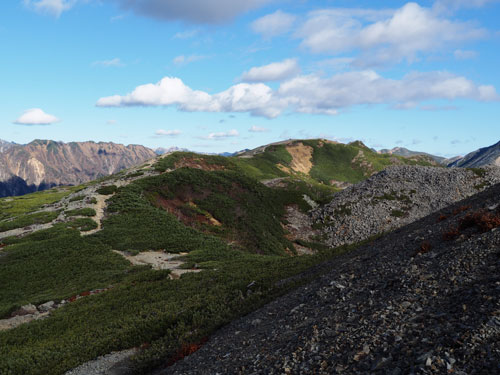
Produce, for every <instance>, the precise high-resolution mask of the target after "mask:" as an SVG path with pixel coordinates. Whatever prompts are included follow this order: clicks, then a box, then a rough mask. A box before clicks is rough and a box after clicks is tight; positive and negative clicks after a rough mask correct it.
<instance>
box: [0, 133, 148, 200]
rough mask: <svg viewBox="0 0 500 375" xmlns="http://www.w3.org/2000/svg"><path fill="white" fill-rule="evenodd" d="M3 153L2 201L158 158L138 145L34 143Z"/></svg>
mask: <svg viewBox="0 0 500 375" xmlns="http://www.w3.org/2000/svg"><path fill="white" fill-rule="evenodd" d="M5 148H6V149H5V151H3V152H1V153H0V197H1V196H8V195H21V194H26V193H29V192H33V191H37V190H44V189H46V188H49V187H52V186H57V185H78V184H81V183H83V182H86V181H91V180H94V179H96V178H99V177H103V176H109V175H111V174H113V173H116V172H118V171H120V170H121V169H124V168H129V167H131V166H133V165H136V164H139V163H142V162H143V161H145V160H148V159H151V158H153V157H155V156H156V155H155V152H154V151H153V150H151V149H149V148H147V147H144V146H139V145H128V146H124V145H120V144H115V143H105V142H99V143H95V142H70V143H63V142H55V141H48V140H35V141H33V142H31V143H29V144H27V145H11V146H9V147H5Z"/></svg>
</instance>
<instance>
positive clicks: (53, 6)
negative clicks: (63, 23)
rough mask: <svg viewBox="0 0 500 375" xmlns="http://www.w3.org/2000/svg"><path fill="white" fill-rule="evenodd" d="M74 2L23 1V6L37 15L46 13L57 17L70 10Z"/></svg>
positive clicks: (53, 0) (71, 0)
mask: <svg viewBox="0 0 500 375" xmlns="http://www.w3.org/2000/svg"><path fill="white" fill-rule="evenodd" d="M75 4H76V0H39V1H33V0H24V5H25V6H27V7H28V8H29V9H33V10H35V11H36V12H39V13H47V14H50V15H52V16H54V17H59V16H60V15H61V14H62V13H63V12H65V11H67V10H69V9H71V8H72V7H73V6H74V5H75Z"/></svg>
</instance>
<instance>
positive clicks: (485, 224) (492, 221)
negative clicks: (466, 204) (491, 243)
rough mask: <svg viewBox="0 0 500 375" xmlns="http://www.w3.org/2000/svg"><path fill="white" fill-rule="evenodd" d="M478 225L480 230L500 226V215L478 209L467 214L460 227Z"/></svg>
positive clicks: (461, 228) (488, 229)
mask: <svg viewBox="0 0 500 375" xmlns="http://www.w3.org/2000/svg"><path fill="white" fill-rule="evenodd" d="M473 227H476V228H477V229H478V230H479V231H480V232H482V233H484V232H488V231H490V230H492V229H493V228H497V227H500V216H496V215H493V214H491V213H489V212H485V211H477V212H474V213H472V214H467V215H466V216H465V217H463V218H462V219H461V220H460V222H459V229H460V230H464V229H467V228H473Z"/></svg>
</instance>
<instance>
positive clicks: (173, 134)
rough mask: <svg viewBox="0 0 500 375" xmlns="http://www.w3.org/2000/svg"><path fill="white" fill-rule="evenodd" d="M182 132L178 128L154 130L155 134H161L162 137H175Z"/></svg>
mask: <svg viewBox="0 0 500 375" xmlns="http://www.w3.org/2000/svg"><path fill="white" fill-rule="evenodd" d="M181 134H182V132H181V131H180V130H177V129H174V130H163V129H158V130H157V131H155V135H158V136H162V137H177V136H178V135H181Z"/></svg>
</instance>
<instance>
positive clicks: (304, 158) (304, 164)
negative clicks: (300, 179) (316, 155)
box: [286, 142, 313, 174]
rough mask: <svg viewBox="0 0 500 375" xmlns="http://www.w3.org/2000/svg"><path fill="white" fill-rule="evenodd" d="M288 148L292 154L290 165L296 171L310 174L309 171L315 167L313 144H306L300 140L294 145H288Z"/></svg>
mask: <svg viewBox="0 0 500 375" xmlns="http://www.w3.org/2000/svg"><path fill="white" fill-rule="evenodd" d="M286 150H287V151H288V153H289V154H290V155H291V156H292V162H291V163H290V167H291V168H292V169H293V170H294V171H295V172H301V173H305V174H309V171H310V170H311V168H312V167H313V164H312V161H311V159H312V153H313V148H312V147H311V146H305V145H304V144H303V143H301V142H299V143H296V144H294V145H290V146H286Z"/></svg>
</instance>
